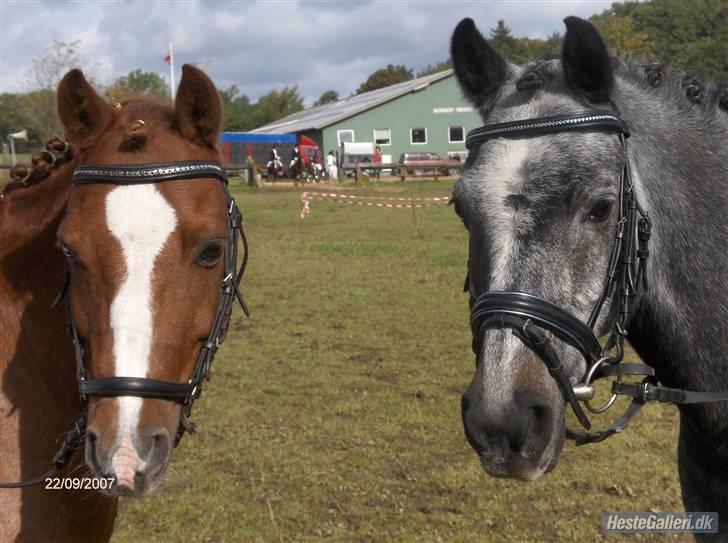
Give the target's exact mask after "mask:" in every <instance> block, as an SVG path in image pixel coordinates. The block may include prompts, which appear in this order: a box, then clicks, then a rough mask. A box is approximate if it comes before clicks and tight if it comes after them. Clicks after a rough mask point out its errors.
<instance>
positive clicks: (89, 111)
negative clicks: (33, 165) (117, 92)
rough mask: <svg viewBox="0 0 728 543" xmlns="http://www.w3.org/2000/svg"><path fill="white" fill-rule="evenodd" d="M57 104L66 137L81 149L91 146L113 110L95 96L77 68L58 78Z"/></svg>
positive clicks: (110, 118) (111, 120)
mask: <svg viewBox="0 0 728 543" xmlns="http://www.w3.org/2000/svg"><path fill="white" fill-rule="evenodd" d="M57 102H58V116H59V117H60V119H61V123H62V124H63V128H64V129H65V131H66V138H67V139H68V140H69V141H70V142H71V143H74V144H75V145H77V146H78V147H79V148H81V149H82V148H84V147H87V146H88V145H90V144H91V143H93V141H94V140H96V138H98V137H99V135H101V133H102V132H104V130H106V129H107V128H108V127H109V126H111V123H112V122H113V121H114V109H113V108H112V107H111V106H110V105H109V104H107V103H106V102H105V101H104V100H103V99H102V98H101V97H100V96H99V95H98V94H96V91H94V89H93V88H92V87H91V85H89V83H88V81H86V78H85V77H84V75H83V72H82V71H81V70H79V69H74V70H71V71H70V72H68V73H67V74H66V75H65V76H64V77H63V79H61V82H60V83H59V84H58V94H57Z"/></svg>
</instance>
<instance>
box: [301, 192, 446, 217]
mask: <svg viewBox="0 0 728 543" xmlns="http://www.w3.org/2000/svg"><path fill="white" fill-rule="evenodd" d="M365 198H370V199H374V200H375V201H371V200H365ZM311 200H321V201H324V202H339V203H342V204H348V205H354V206H366V207H381V208H387V209H417V208H422V207H435V206H440V205H447V203H448V202H449V201H450V198H449V197H447V196H442V197H433V198H390V197H387V196H358V195H356V194H341V193H339V192H303V193H301V218H302V219H303V218H304V216H306V215H309V214H310V213H311ZM377 200H378V201H377ZM382 200H384V201H382ZM389 202H410V203H408V204H403V203H389Z"/></svg>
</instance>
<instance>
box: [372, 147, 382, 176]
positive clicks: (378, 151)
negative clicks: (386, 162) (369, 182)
mask: <svg viewBox="0 0 728 543" xmlns="http://www.w3.org/2000/svg"><path fill="white" fill-rule="evenodd" d="M372 162H374V165H375V166H381V165H382V148H381V147H379V145H377V147H376V148H375V149H374V157H373V160H372ZM381 173H382V169H381V168H376V169H375V170H374V175H376V176H377V179H379V176H380V175H381Z"/></svg>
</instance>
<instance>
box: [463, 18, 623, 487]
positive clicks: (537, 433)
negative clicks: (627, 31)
mask: <svg viewBox="0 0 728 543" xmlns="http://www.w3.org/2000/svg"><path fill="white" fill-rule="evenodd" d="M565 22H566V26H567V32H566V35H565V38H564V46H563V51H562V54H561V57H560V58H554V59H547V60H539V61H536V62H533V63H531V64H528V65H524V66H516V65H513V64H509V63H507V62H505V61H504V60H503V59H502V58H501V57H500V56H499V55H498V54H497V53H496V52H495V51H494V50H493V49H492V48H491V47H490V46H489V45H488V43H487V42H486V41H485V39H484V38H483V36H482V35H481V34H480V32H479V31H478V30H477V28H476V27H475V25H474V23H473V21H472V20H470V19H464V20H463V21H461V22H460V24H458V26H457V28H456V29H455V32H454V34H453V37H452V60H453V66H454V70H455V74H456V76H457V79H458V81H459V83H460V86H461V88H462V90H463V92H464V93H465V95H466V96H467V98H468V99H469V100H470V101H471V102H472V103H473V104H474V105H475V107H476V108H478V110H479V111H480V112H481V114H482V116H483V119H484V122H486V123H488V124H490V123H500V122H508V121H517V120H522V119H529V118H535V117H546V116H551V115H564V114H573V113H580V112H584V111H587V110H589V109H597V108H598V109H602V110H604V109H607V110H615V106H614V103H615V102H616V100H614V94H615V93H616V92H617V91H616V86H615V76H614V73H613V68H612V63H611V60H610V58H609V55H608V53H607V50H606V48H605V46H604V43H603V41H602V39H601V37H600V36H599V34H598V32H597V31H596V29H595V28H594V27H593V26H592V25H590V24H589V23H587V22H585V21H583V20H581V19H577V18H575V17H569V18H567V19H566V21H565ZM624 160H625V156H624V150H623V148H622V146H621V145H620V142H619V138H618V137H617V136H616V135H615V133H614V132H607V131H602V130H588V131H571V132H564V133H558V134H546V135H540V136H533V137H524V138H496V139H491V140H488V141H486V142H485V143H483V144H481V145H480V146H479V147H475V148H473V149H471V151H470V156H469V157H468V161H467V164H466V168H465V171H464V173H463V175H462V177H461V178H460V180H459V181H458V182H457V184H456V185H455V188H454V191H453V201H454V204H455V210H456V212H457V214H458V215H459V216H460V217H461V218H462V220H463V223H464V224H465V226H466V228H467V230H468V233H469V237H470V263H469V273H470V282H471V291H472V294H473V295H474V296H478V295H479V294H481V293H483V292H485V291H489V290H496V291H520V292H527V293H532V294H536V295H538V296H541V297H543V298H546V299H547V300H550V301H552V302H554V303H555V304H558V305H560V306H561V307H562V308H564V309H566V310H567V311H569V312H570V313H572V314H573V315H574V316H576V317H578V318H579V319H581V320H582V321H584V322H586V321H587V319H588V318H589V314H590V311H591V309H592V307H593V306H594V305H595V304H596V302H597V300H598V299H599V297H600V294H601V290H602V286H603V284H604V280H605V275H606V269H607V265H608V262H607V261H608V258H609V254H610V251H611V248H612V243H613V239H614V231H615V222H616V214H617V213H616V208H617V205H618V195H619V176H620V173H621V169H622V166H623V164H624ZM611 305H612V304H611V303H610V301H609V300H608V301H607V303H606V304H605V306H604V309H603V311H602V314H601V315H600V317H599V319H598V321H597V329H598V331H606V329H607V326H608V324H609V320H610V317H609V315H610V313H611V311H610V309H611ZM552 343H553V345H554V347H555V349H556V351H557V355H558V356H559V358H560V359H561V361H562V362H563V363H564V364H565V365H566V366H567V368H568V370H569V374H570V376H571V380H572V383H576V382H578V381H579V380H580V379H581V378H582V376H583V375H584V373H585V371H586V369H587V368H586V367H585V362H584V360H583V359H582V358H581V356H580V355H579V353H578V352H577V351H576V350H575V349H573V348H572V347H569V346H567V345H566V344H564V343H563V342H560V341H558V340H554V341H553V342H552ZM476 354H477V365H476V370H475V375H474V376H473V380H472V382H471V383H470V386H469V387H468V389H467V391H466V392H465V394H464V395H463V398H462V416H463V422H464V425H465V432H466V435H467V438H468V441H469V442H470V444H471V445H472V447H473V448H474V449H475V450H476V452H477V453H478V455H479V457H480V460H481V463H482V465H483V467H484V468H485V470H486V471H487V472H488V473H490V474H492V475H496V476H500V477H512V478H518V479H522V480H533V479H536V478H537V477H539V476H541V475H542V474H544V473H546V472H548V471H550V470H551V469H553V468H554V467H555V465H556V462H557V460H558V456H559V454H560V452H561V449H562V447H563V442H564V436H565V423H564V417H565V400H564V397H563V395H562V392H561V391H560V389H559V388H558V386H557V384H556V382H555V381H554V379H553V378H552V377H551V376H550V375H549V373H548V371H547V369H546V366H545V365H544V363H543V361H542V360H541V359H540V358H539V357H538V356H537V355H536V354H535V353H534V352H532V351H531V350H529V348H528V347H527V346H526V345H525V344H524V343H523V342H521V341H520V340H519V339H518V338H517V337H516V336H514V335H513V333H512V331H510V330H508V329H495V330H494V329H489V330H486V331H485V332H483V336H482V337H481V338H480V341H479V349H478V352H477V353H476Z"/></svg>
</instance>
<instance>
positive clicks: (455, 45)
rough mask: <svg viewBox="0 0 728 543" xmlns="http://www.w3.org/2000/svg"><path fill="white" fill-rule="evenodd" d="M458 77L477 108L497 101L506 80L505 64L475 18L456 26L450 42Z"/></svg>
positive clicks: (461, 86) (466, 94)
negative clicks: (498, 93) (474, 20)
mask: <svg viewBox="0 0 728 543" xmlns="http://www.w3.org/2000/svg"><path fill="white" fill-rule="evenodd" d="M450 55H451V57H452V64H453V68H454V70H455V76H456V77H457V79H458V83H460V88H462V90H463V93H464V94H465V96H466V97H467V98H468V100H470V101H471V102H472V103H473V105H474V106H475V107H477V108H480V107H482V106H483V105H485V104H487V103H488V102H490V101H492V100H493V99H494V98H495V95H496V93H497V92H498V89H499V88H500V87H501V85H502V84H503V82H504V81H505V79H506V63H505V61H504V60H503V59H502V58H501V57H500V55H498V53H496V52H495V50H494V49H493V48H492V47H491V46H490V45H489V44H488V42H487V41H485V38H483V35H482V34H481V33H480V32H479V31H478V29H477V28H476V26H475V23H474V22H473V20H472V19H463V20H462V21H460V22H459V23H458V25H457V26H456V27H455V31H454V32H453V34H452V39H451V41H450Z"/></svg>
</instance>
